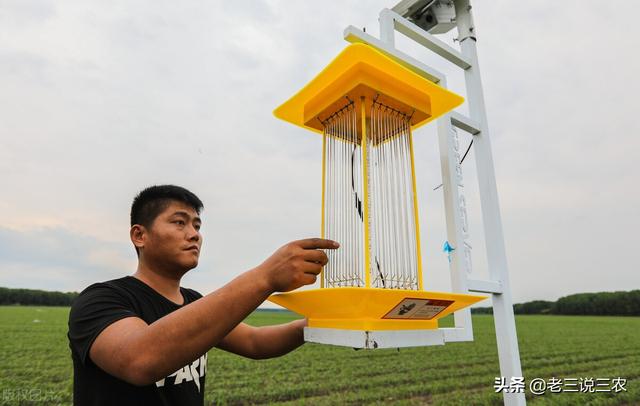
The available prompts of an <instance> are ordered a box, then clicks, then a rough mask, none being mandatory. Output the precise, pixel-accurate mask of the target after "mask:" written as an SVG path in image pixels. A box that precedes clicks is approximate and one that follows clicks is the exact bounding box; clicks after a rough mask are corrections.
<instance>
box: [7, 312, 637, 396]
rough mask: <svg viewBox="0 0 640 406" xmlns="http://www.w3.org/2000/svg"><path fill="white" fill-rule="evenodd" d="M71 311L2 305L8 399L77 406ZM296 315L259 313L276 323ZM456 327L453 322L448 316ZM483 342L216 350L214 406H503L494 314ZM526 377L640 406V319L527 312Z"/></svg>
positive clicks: (254, 318) (480, 322)
mask: <svg viewBox="0 0 640 406" xmlns="http://www.w3.org/2000/svg"><path fill="white" fill-rule="evenodd" d="M68 311H69V309H68V308H56V307H6V306H5V307H0V348H1V349H2V351H1V352H0V365H1V368H0V402H1V404H6V405H56V404H70V403H71V400H72V396H71V392H72V366H71V359H70V353H69V349H68V344H67V338H66V333H67V316H68ZM294 317H295V316H294V315H292V314H291V313H285V312H258V313H254V314H253V315H251V316H250V317H249V318H248V320H247V322H249V323H250V324H254V325H266V324H276V323H281V322H285V321H288V320H291V319H293V318H294ZM445 322H446V323H449V324H450V323H451V319H449V320H446V321H445ZM473 322H474V333H475V341H474V342H472V343H452V344H447V345H445V346H437V347H424V348H412V349H401V350H400V351H397V350H374V351H354V350H353V349H350V348H339V347H331V346H322V345H315V344H306V345H304V346H303V347H301V348H300V349H298V350H297V351H295V352H293V353H291V354H289V355H287V356H284V357H282V358H278V359H272V360H264V361H252V360H247V359H243V358H240V357H238V356H235V355H232V354H228V353H224V352H223V351H219V350H213V351H211V352H210V353H209V363H208V372H207V385H206V399H207V404H212V403H214V404H257V403H267V404H309V405H316V404H319V405H322V404H326V405H329V404H331V405H334V404H338V405H340V404H349V403H351V404H405V405H414V404H416V405H418V404H442V405H482V404H501V400H502V395H501V394H496V393H495V392H494V386H493V385H494V379H495V377H496V376H500V370H499V367H498V357H497V350H496V343H495V336H494V332H493V320H492V316H488V315H476V316H474V317H473ZM517 327H518V336H519V341H520V352H521V357H522V367H523V373H524V375H525V378H526V379H527V381H528V380H530V379H532V378H542V379H544V380H547V381H548V380H549V379H550V378H552V377H556V378H561V379H571V378H576V379H579V378H594V379H596V378H609V379H612V378H618V377H622V378H626V379H627V381H626V385H625V389H626V391H620V392H618V393H614V392H596V393H580V392H578V393H567V392H563V393H551V392H549V391H546V392H545V394H544V395H540V396H533V395H531V394H530V393H529V391H528V388H527V399H528V401H529V403H531V404H554V405H556V404H560V405H561V404H566V405H569V404H570V405H582V404H593V405H634V404H640V385H639V382H640V318H637V317H633V318H631V317H626V318H625V317H587V316H575V317H572V316H517Z"/></svg>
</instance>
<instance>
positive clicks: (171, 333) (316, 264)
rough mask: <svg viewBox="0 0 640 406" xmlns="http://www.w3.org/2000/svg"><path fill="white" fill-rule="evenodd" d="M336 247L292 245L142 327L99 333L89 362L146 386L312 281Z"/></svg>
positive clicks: (315, 241) (123, 325)
mask: <svg viewBox="0 0 640 406" xmlns="http://www.w3.org/2000/svg"><path fill="white" fill-rule="evenodd" d="M337 247H338V244H337V243H335V242H333V241H330V240H323V239H319V238H312V239H307V240H300V241H294V242H292V243H289V244H287V245H285V246H283V247H281V248H280V249H278V250H277V251H276V252H275V253H274V254H273V255H272V256H271V257H269V258H268V259H267V260H266V261H265V262H263V263H262V264H261V265H259V266H258V267H256V268H254V269H252V270H250V271H248V272H246V273H244V274H242V275H240V276H238V277H237V278H235V279H234V280H232V281H231V282H230V283H228V284H227V285H225V286H224V287H222V288H220V289H218V290H217V291H215V292H213V293H210V294H208V295H207V296H204V297H202V298H200V299H198V300H197V301H195V302H193V303H190V304H188V305H187V306H184V307H183V308H181V309H179V310H176V311H175V312H173V313H171V314H169V315H167V316H165V317H162V318H161V319H158V320H157V321H155V322H154V323H152V324H150V325H147V324H146V323H145V322H144V321H143V320H142V319H139V318H136V317H129V318H125V319H122V320H119V321H117V322H115V323H113V324H111V325H109V327H107V328H105V329H104V330H103V331H102V332H101V333H100V334H99V335H98V337H97V338H96V340H95V341H94V343H93V345H92V346H91V349H90V352H89V356H90V357H91V360H92V361H93V362H94V363H95V364H96V365H97V366H99V367H100V368H102V369H103V370H104V371H106V372H107V373H109V374H111V375H113V376H116V377H118V378H120V379H123V380H125V381H127V382H129V383H132V384H135V385H149V384H151V383H154V382H156V381H157V380H159V379H162V378H164V377H165V376H167V375H169V374H171V373H172V372H174V371H176V370H177V369H179V368H181V367H183V366H184V365H186V364H188V363H189V362H192V361H193V360H195V359H196V358H198V357H199V356H201V355H202V354H204V353H205V352H207V351H208V350H209V349H211V348H212V347H214V346H215V345H217V344H218V343H220V342H221V341H222V339H223V338H224V337H226V336H227V335H228V334H229V333H230V332H231V331H232V330H233V329H234V328H235V327H236V326H237V325H238V324H239V323H240V322H241V321H242V320H244V319H245V318H246V317H247V316H248V315H249V314H250V313H251V312H252V311H253V310H255V309H256V308H257V307H258V306H259V305H260V304H261V303H262V302H264V301H265V300H266V299H267V297H269V295H270V294H271V293H273V292H286V291H289V290H293V289H297V288H299V287H300V286H303V285H309V284H312V283H314V282H315V281H316V276H317V275H318V274H319V273H320V271H321V269H322V266H324V265H325V264H326V263H327V256H326V254H325V253H324V252H322V251H320V249H335V248H337Z"/></svg>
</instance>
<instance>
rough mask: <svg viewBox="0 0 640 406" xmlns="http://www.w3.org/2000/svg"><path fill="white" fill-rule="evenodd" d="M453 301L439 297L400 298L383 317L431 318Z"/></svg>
mask: <svg viewBox="0 0 640 406" xmlns="http://www.w3.org/2000/svg"><path fill="white" fill-rule="evenodd" d="M451 303H453V301H452V300H441V299H413V298H409V297H408V298H405V299H402V301H401V302H400V303H398V304H397V305H396V306H395V307H394V308H393V309H391V311H390V312H389V313H387V314H385V315H384V316H383V317H382V318H383V319H412V320H431V319H432V318H434V317H435V316H436V315H438V314H439V313H440V312H442V311H443V310H444V309H446V308H447V307H449V305H451Z"/></svg>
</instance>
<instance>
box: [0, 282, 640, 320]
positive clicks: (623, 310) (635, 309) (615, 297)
mask: <svg viewBox="0 0 640 406" xmlns="http://www.w3.org/2000/svg"><path fill="white" fill-rule="evenodd" d="M77 296H78V292H56V291H47V290H37V289H13V288H4V287H0V305H31V306H33V305H35V306H71V304H72V303H73V300H74V299H75V298H76V297H77ZM471 312H472V313H474V314H492V313H493V308H492V307H476V308H473V309H471ZM513 312H514V313H515V314H563V315H591V316H596V315H600V316H640V290H631V291H628V292H625V291H618V292H597V293H577V294H573V295H568V296H564V297H561V298H560V299H558V300H556V301H555V302H552V301H547V300H533V301H531V302H525V303H517V304H514V305H513Z"/></svg>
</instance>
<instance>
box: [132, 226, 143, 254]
mask: <svg viewBox="0 0 640 406" xmlns="http://www.w3.org/2000/svg"><path fill="white" fill-rule="evenodd" d="M129 236H130V237H131V242H132V243H133V245H134V246H135V247H136V248H137V249H140V248H144V242H145V241H146V239H147V230H146V229H145V228H144V226H141V225H140V224H134V225H133V226H131V230H129Z"/></svg>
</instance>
